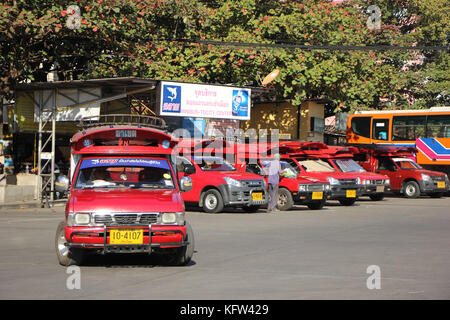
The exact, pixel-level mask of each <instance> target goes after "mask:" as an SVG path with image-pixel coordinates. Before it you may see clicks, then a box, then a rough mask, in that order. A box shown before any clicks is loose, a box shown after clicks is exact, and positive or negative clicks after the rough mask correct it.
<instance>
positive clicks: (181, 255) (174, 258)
mask: <svg viewBox="0 0 450 320" xmlns="http://www.w3.org/2000/svg"><path fill="white" fill-rule="evenodd" d="M185 240H186V241H189V244H188V245H186V246H184V247H180V248H177V249H175V254H173V255H162V258H163V261H164V262H163V263H164V264H167V265H170V266H185V265H187V264H188V263H189V262H190V261H191V259H192V256H193V255H194V249H195V239H194V231H193V230H192V227H191V225H190V224H189V222H186V239H185Z"/></svg>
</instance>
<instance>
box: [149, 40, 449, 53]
mask: <svg viewBox="0 0 450 320" xmlns="http://www.w3.org/2000/svg"><path fill="white" fill-rule="evenodd" d="M153 41H178V42H186V43H198V44H206V45H214V46H232V47H248V48H281V49H301V50H329V51H348V50H360V51H372V50H376V51H417V50H419V51H444V50H449V48H450V47H449V46H392V45H373V46H356V45H307V44H298V43H254V42H233V41H218V40H200V39H192V40H191V39H179V40H153Z"/></svg>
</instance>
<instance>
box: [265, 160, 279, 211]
mask: <svg viewBox="0 0 450 320" xmlns="http://www.w3.org/2000/svg"><path fill="white" fill-rule="evenodd" d="M267 171H268V173H269V177H268V180H267V183H268V189H269V196H270V200H269V204H268V205H267V212H269V213H270V212H272V211H274V210H275V208H276V207H277V203H278V185H279V183H280V174H281V164H280V154H279V153H277V154H275V156H274V160H272V161H270V162H269V165H268V166H267Z"/></svg>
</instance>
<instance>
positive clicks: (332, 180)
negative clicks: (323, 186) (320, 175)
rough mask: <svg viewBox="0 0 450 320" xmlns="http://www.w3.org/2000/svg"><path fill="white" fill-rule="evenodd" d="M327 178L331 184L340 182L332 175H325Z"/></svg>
mask: <svg viewBox="0 0 450 320" xmlns="http://www.w3.org/2000/svg"><path fill="white" fill-rule="evenodd" d="M327 180H328V182H329V183H330V184H331V185H337V184H340V183H339V180H338V179H336V178H333V177H327Z"/></svg>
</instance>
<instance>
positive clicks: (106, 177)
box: [92, 167, 111, 183]
mask: <svg viewBox="0 0 450 320" xmlns="http://www.w3.org/2000/svg"><path fill="white" fill-rule="evenodd" d="M92 181H93V182H94V183H95V182H96V181H98V182H107V181H111V176H110V174H109V172H108V171H107V170H106V168H105V167H98V168H95V169H94V172H93V173H92Z"/></svg>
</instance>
